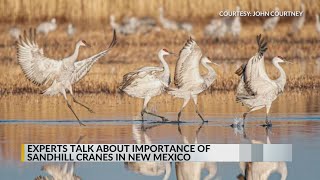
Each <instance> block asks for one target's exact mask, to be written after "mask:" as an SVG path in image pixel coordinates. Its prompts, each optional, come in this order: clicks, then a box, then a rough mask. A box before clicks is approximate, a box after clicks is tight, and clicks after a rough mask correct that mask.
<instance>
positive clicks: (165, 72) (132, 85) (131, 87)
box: [119, 49, 174, 121]
mask: <svg viewBox="0 0 320 180" xmlns="http://www.w3.org/2000/svg"><path fill="white" fill-rule="evenodd" d="M170 54H174V53H172V52H169V51H168V50H166V49H161V50H160V51H159V53H158V57H159V59H160V61H161V64H162V66H161V67H143V68H140V69H138V70H135V71H133V72H129V73H128V74H125V75H124V76H123V81H122V83H121V84H120V87H119V89H120V90H121V91H123V92H125V93H127V94H128V95H130V96H132V97H137V98H142V99H144V103H143V109H142V111H141V117H142V120H144V117H143V115H144V113H147V114H150V115H153V116H156V117H159V118H161V119H162V120H163V121H167V119H166V118H165V117H163V116H160V115H157V114H155V113H152V112H149V111H147V110H146V108H147V106H148V102H149V101H150V99H151V98H152V97H154V96H158V95H160V94H162V93H163V92H165V91H166V89H167V88H168V86H169V84H170V69H169V66H168V64H167V63H166V61H165V60H164V58H163V57H164V56H166V55H170Z"/></svg>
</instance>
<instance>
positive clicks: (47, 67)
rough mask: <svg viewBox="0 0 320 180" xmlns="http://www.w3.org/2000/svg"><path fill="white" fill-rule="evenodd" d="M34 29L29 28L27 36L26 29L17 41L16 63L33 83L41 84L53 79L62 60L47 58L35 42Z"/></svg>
mask: <svg viewBox="0 0 320 180" xmlns="http://www.w3.org/2000/svg"><path fill="white" fill-rule="evenodd" d="M35 38H36V33H35V30H32V29H30V32H29V37H28V36H27V33H26V31H25V32H24V35H23V36H20V38H19V41H18V42H17V57H18V63H19V65H20V66H21V68H22V71H23V73H24V74H25V76H26V77H27V78H28V79H29V80H30V81H32V82H33V83H34V84H37V85H43V84H45V83H47V82H48V81H50V80H53V79H54V78H55V76H56V74H57V73H58V71H59V69H60V67H61V64H62V62H61V61H56V60H53V59H50V58H47V57H45V56H44V54H43V49H42V48H39V46H38V44H37V43H36V42H35Z"/></svg>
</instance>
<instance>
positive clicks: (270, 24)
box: [263, 7, 280, 31]
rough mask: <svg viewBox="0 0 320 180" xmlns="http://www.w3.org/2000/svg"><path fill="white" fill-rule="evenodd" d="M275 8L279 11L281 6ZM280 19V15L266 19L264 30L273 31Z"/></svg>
mask: <svg viewBox="0 0 320 180" xmlns="http://www.w3.org/2000/svg"><path fill="white" fill-rule="evenodd" d="M274 10H275V11H279V8H278V7H276V8H275V9H274ZM279 20H280V16H273V17H270V18H268V19H266V21H265V22H264V24H263V30H264V31H272V30H273V29H274V28H275V27H276V26H277V24H278V22H279Z"/></svg>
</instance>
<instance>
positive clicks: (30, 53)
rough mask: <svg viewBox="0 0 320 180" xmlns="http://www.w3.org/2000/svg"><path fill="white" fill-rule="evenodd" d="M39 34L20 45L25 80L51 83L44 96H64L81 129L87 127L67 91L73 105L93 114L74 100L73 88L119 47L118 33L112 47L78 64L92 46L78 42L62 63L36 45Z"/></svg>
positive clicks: (21, 42) (24, 39) (33, 35)
mask: <svg viewBox="0 0 320 180" xmlns="http://www.w3.org/2000/svg"><path fill="white" fill-rule="evenodd" d="M35 36H36V33H35V31H32V30H31V29H30V35H29V37H27V33H26V32H25V33H24V36H23V37H20V39H19V42H18V43H17V55H18V63H19V64H20V66H21V68H22V70H23V73H24V74H25V76H26V77H27V78H28V79H29V80H30V81H31V82H33V83H34V84H36V85H46V84H47V83H49V82H50V84H51V85H50V87H49V88H47V89H46V90H45V91H44V92H43V94H45V95H56V94H59V93H61V94H62V95H63V97H64V99H65V101H66V104H67V105H68V107H69V109H70V110H71V111H72V113H73V114H74V116H75V117H76V118H77V120H78V122H79V124H80V125H84V124H83V123H82V122H81V121H80V120H79V118H78V116H77V115H76V113H75V112H74V111H73V109H72V107H71V105H70V104H69V102H68V100H67V95H66V91H69V92H70V94H71V96H72V98H73V101H74V102H75V103H77V104H79V105H81V106H83V107H84V108H86V109H87V110H88V111H90V112H93V111H92V110H91V109H90V108H88V107H87V106H85V105H83V104H81V103H80V102H78V101H77V100H76V99H75V97H74V96H73V91H72V85H73V84H75V83H76V82H78V81H79V80H80V79H82V78H83V77H84V76H85V75H86V74H87V73H88V72H89V70H90V69H91V67H92V65H93V64H94V63H95V62H96V61H97V60H98V59H100V58H101V57H103V56H105V55H106V54H107V53H108V52H109V50H110V49H111V48H112V47H113V46H114V45H115V44H116V33H115V31H114V33H113V40H112V42H111V44H110V46H109V47H108V48H107V49H106V50H104V51H101V52H99V53H98V54H95V55H93V56H91V57H89V58H87V59H84V60H81V61H77V58H78V54H79V49H80V47H81V46H89V45H88V44H87V43H86V42H85V41H84V40H80V41H78V42H77V44H76V47H75V50H74V52H73V54H72V55H71V56H69V57H66V58H64V59H62V60H60V61H58V60H54V59H50V58H47V57H46V56H45V55H44V53H43V49H42V48H40V47H39V45H38V44H37V43H36V41H35V39H36V37H35Z"/></svg>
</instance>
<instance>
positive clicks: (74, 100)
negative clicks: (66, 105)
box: [72, 96, 94, 113]
mask: <svg viewBox="0 0 320 180" xmlns="http://www.w3.org/2000/svg"><path fill="white" fill-rule="evenodd" d="M72 99H73V102H75V103H77V104H79V105H80V106H82V107H84V108H86V109H87V110H88V111H89V112H91V113H94V111H93V110H92V109H90V108H89V107H88V106H86V105H84V104H82V103H80V102H79V101H77V100H76V98H75V97H74V96H72Z"/></svg>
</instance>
